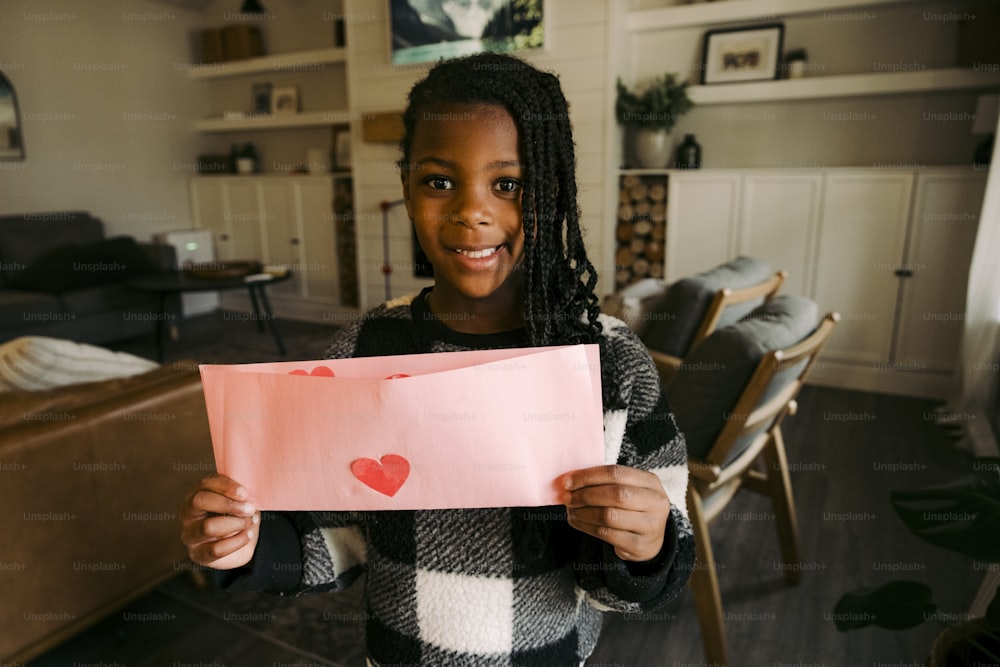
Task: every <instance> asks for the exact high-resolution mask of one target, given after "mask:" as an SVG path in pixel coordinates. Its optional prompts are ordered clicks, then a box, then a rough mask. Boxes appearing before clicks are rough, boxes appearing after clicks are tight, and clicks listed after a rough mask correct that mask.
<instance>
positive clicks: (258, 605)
mask: <svg viewBox="0 0 1000 667" xmlns="http://www.w3.org/2000/svg"><path fill="white" fill-rule="evenodd" d="M157 592H159V593H161V594H164V595H167V596H169V597H172V598H174V599H176V600H179V601H181V602H183V603H185V604H188V605H190V606H192V607H195V608H197V609H198V610H199V611H201V612H203V613H207V614H210V615H212V616H215V617H216V618H219V619H221V620H223V621H225V622H227V623H231V624H236V625H239V626H243V627H245V628H249V629H250V630H252V631H254V632H257V633H259V634H260V635H262V636H264V637H267V638H268V639H270V640H273V641H277V642H280V643H283V644H286V645H288V646H290V647H293V648H295V649H297V650H299V651H302V652H303V653H306V654H311V655H314V656H317V657H318V658H323V659H325V660H328V661H330V664H333V665H338V666H339V665H344V666H345V667H346V666H349V665H364V664H365V640H364V632H365V619H366V613H365V608H364V600H363V594H364V580H363V579H362V580H360V581H357V582H355V584H354V585H353V586H352V587H351V588H349V589H348V590H346V591H341V592H338V593H307V594H304V595H299V596H282V595H276V594H272V593H264V592H242V593H230V592H226V591H223V590H220V589H218V588H216V587H214V586H212V585H210V584H209V585H206V586H199V585H198V584H196V583H195V581H194V579H193V578H192V577H189V576H186V575H185V576H180V577H175V578H174V579H171V580H170V581H168V582H167V583H166V584H164V585H162V586H160V587H159V588H158V589H157Z"/></svg>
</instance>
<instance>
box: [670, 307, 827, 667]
mask: <svg viewBox="0 0 1000 667" xmlns="http://www.w3.org/2000/svg"><path fill="white" fill-rule="evenodd" d="M839 319H840V317H839V315H838V314H837V313H829V314H827V315H826V316H825V317H824V318H823V319H822V321H821V322H820V324H819V326H817V327H816V329H815V330H814V331H813V332H812V333H811V334H809V335H808V336H807V337H806V338H805V339H803V340H801V341H800V342H798V343H795V344H793V345H791V346H790V347H786V348H784V349H780V350H773V351H770V352H767V353H766V354H765V355H764V357H763V358H762V359H761V360H760V362H759V363H758V364H757V365H756V369H755V370H754V371H753V374H752V376H751V377H750V380H749V381H748V382H747V383H746V385H745V386H744V388H743V390H742V392H741V393H740V395H739V398H738V400H737V401H736V404H735V406H734V407H733V408H732V410H730V411H729V412H728V413H727V417H726V419H725V423H724V426H723V427H722V431H721V432H720V433H719V435H718V437H717V438H716V439H715V441H714V443H712V445H711V449H710V450H709V451H708V453H707V455H705V456H704V457H701V458H699V457H693V456H692V457H689V459H688V470H689V473H690V481H689V485H688V494H687V507H688V513H689V516H690V519H691V524H692V527H693V530H694V535H695V545H696V549H697V554H698V561H697V565H696V567H695V570H694V572H693V573H692V576H691V580H690V584H691V588H692V591H693V593H694V600H695V608H696V611H697V614H698V622H699V625H700V626H701V633H702V641H703V643H704V647H705V657H706V659H707V661H708V663H709V664H712V665H725V664H726V662H727V660H728V650H727V646H726V634H725V624H724V621H723V613H722V600H721V597H720V594H719V582H718V579H717V577H716V563H715V558H714V556H713V554H712V545H711V541H710V539H709V530H708V526H709V524H710V523H711V522H712V520H713V519H715V518H716V517H717V516H719V515H720V514H721V512H722V510H723V509H724V508H725V507H726V505H727V504H728V502H729V501H730V499H732V497H733V496H734V495H735V494H736V492H737V491H738V490H739V489H741V488H744V489H747V490H750V491H754V492H756V493H760V494H763V495H765V496H768V497H769V498H770V499H771V503H772V505H773V507H774V513H775V517H776V524H777V529H778V542H779V545H780V549H781V558H782V561H783V562H784V565H785V567H784V574H785V578H786V580H787V581H788V582H789V583H792V584H796V583H798V582H799V579H800V576H801V568H800V567H797V566H796V565H797V564H799V563H800V562H801V559H800V556H799V548H798V529H797V519H796V515H795V502H794V499H793V496H792V486H791V480H790V477H789V473H788V465H787V461H786V458H785V447H784V442H783V440H782V435H781V422H782V419H784V417H785V416H786V415H789V414H794V413H795V410H796V396H797V395H798V393H799V390H800V389H801V388H802V385H803V381H804V379H805V377H806V375H807V374H808V373H809V370H810V369H811V368H812V365H813V363H814V362H815V360H816V357H817V355H818V354H819V352H820V349H821V348H822V347H823V345H824V343H825V342H826V340H827V338H828V337H829V336H830V333H831V331H832V330H833V328H834V326H835V325H836V323H837V321H838V320H839ZM681 379H682V378H680V377H678V381H680V380H681ZM677 390H678V391H683V388H680V387H678V388H677Z"/></svg>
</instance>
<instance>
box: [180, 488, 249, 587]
mask: <svg viewBox="0 0 1000 667" xmlns="http://www.w3.org/2000/svg"><path fill="white" fill-rule="evenodd" d="M179 518H180V522H181V541H182V542H184V544H185V546H187V549H188V556H189V557H190V558H191V560H192V561H194V562H195V563H198V564H199V565H204V566H206V567H211V568H214V569H216V570H231V569H233V568H237V567H241V566H243V565H246V564H247V563H249V562H250V559H251V558H253V552H254V549H256V548H257V537H258V534H259V532H260V531H259V526H260V512H257V511H255V508H254V505H253V502H252V501H251V500H250V493H249V492H248V491H247V490H246V489H245V488H244V487H243V486H241V485H239V484H238V483H237V482H235V481H234V480H232V479H230V478H229V477H226V476H225V475H217V474H212V475H206V476H205V477H203V478H202V479H201V481H200V482H199V483H198V486H197V487H196V488H195V489H194V490H193V491H192V492H191V493H190V494H189V495H188V497H187V499H186V500H185V501H184V505H183V506H182V507H181V511H180V517H179Z"/></svg>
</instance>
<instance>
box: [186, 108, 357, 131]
mask: <svg viewBox="0 0 1000 667" xmlns="http://www.w3.org/2000/svg"><path fill="white" fill-rule="evenodd" d="M349 119H350V112H349V111H347V110H343V109H335V110H330V111H304V112H302V113H295V114H280V115H274V116H254V117H250V118H239V119H229V118H205V119H203V120H199V121H196V122H195V126H194V129H196V130H197V131H199V132H241V131H244V130H281V129H289V128H297V127H322V126H324V125H343V124H346V123H347V122H348V120H349Z"/></svg>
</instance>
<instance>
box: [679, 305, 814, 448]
mask: <svg viewBox="0 0 1000 667" xmlns="http://www.w3.org/2000/svg"><path fill="white" fill-rule="evenodd" d="M818 322H819V308H818V307H817V305H816V303H815V302H813V301H811V300H810V299H807V298H805V297H802V296H798V295H794V294H784V295H778V296H775V297H774V298H773V299H771V300H770V301H768V302H767V303H765V304H763V305H761V306H759V307H758V308H755V309H754V310H753V312H751V313H750V314H749V315H747V316H746V317H744V318H743V319H742V320H740V321H739V322H737V323H736V324H732V325H729V326H726V327H722V328H720V329H717V330H716V331H714V332H713V333H712V334H711V335H710V336H709V337H708V338H706V339H705V340H704V341H703V342H702V344H701V345H700V346H698V348H697V349H696V350H695V351H694V352H692V353H691V355H690V356H689V357H688V358H687V359H685V360H684V363H683V364H681V367H680V368H679V369H678V371H677V374H676V375H675V376H674V378H673V379H672V380H671V382H670V384H669V385H667V387H666V388H665V394H666V396H667V400H668V401H669V402H670V406H671V408H672V409H673V411H674V415H675V416H676V418H677V424H678V426H679V427H680V429H681V431H682V432H683V433H684V436H685V438H686V439H687V446H688V454H690V455H691V456H694V457H697V458H704V457H705V456H707V455H708V452H709V450H710V449H711V448H712V445H713V444H714V443H715V439H716V438H717V437H718V435H719V433H720V432H721V431H722V427H723V426H724V425H725V422H726V419H727V417H728V416H729V414H730V412H731V411H732V409H733V408H734V407H735V405H736V401H737V399H739V396H740V394H741V393H742V392H743V389H744V388H745V387H746V384H747V382H748V381H749V380H750V376H751V375H753V372H754V370H755V369H756V367H757V364H758V363H759V362H760V360H761V358H763V356H764V355H765V354H766V353H768V352H770V351H772V350H778V349H782V348H785V347H788V346H790V345H794V344H795V343H797V342H799V341H801V340H802V339H803V338H805V337H806V336H808V335H809V334H810V333H812V331H813V330H814V329H815V328H816V326H817V324H818ZM786 375H787V374H786ZM782 379H784V378H782ZM776 390H777V387H772V388H770V389H769V392H768V394H770V393H771V392H773V391H776ZM741 444H743V445H746V444H749V442H744V443H741ZM739 451H741V449H740V447H739V446H737V447H734V449H733V451H732V452H731V453H730V456H729V459H730V460H731V459H732V458H735V456H736V455H737V454H738V453H739Z"/></svg>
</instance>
